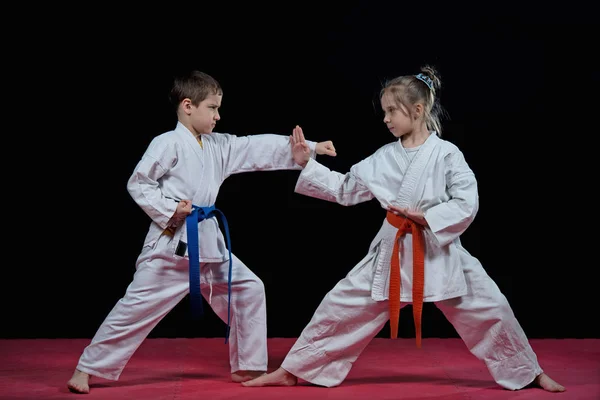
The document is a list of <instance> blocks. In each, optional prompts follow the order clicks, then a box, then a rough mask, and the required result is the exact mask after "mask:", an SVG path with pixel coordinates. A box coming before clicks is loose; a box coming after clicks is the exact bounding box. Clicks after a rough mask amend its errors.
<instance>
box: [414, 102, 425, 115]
mask: <svg viewBox="0 0 600 400" xmlns="http://www.w3.org/2000/svg"><path fill="white" fill-rule="evenodd" d="M424 110H425V109H424V107H423V104H421V103H417V104H415V108H414V110H413V111H414V112H413V115H414V116H415V119H419V118H421V117H422V116H423V111H424Z"/></svg>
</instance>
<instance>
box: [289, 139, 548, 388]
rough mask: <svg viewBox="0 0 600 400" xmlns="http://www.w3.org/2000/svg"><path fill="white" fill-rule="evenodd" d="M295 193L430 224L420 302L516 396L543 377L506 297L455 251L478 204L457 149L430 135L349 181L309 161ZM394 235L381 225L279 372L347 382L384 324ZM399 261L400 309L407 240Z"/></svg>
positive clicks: (369, 161)
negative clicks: (408, 214)
mask: <svg viewBox="0 0 600 400" xmlns="http://www.w3.org/2000/svg"><path fill="white" fill-rule="evenodd" d="M411 155H412V156H411ZM411 157H412V159H411ZM296 192H298V193H301V194H305V195H307V196H311V197H316V198H320V199H324V200H328V201H332V202H338V203H340V204H342V205H353V204H357V203H360V202H364V201H368V200H371V199H373V198H376V199H377V200H378V201H379V202H380V203H381V205H382V207H383V208H385V209H387V208H388V206H390V205H394V206H398V207H402V208H404V207H406V208H408V209H411V210H420V211H424V212H425V219H426V220H427V222H428V224H429V228H425V229H424V236H425V291H424V301H426V302H435V304H436V306H437V307H438V308H439V309H440V310H441V311H442V312H443V313H444V315H445V316H446V318H447V319H448V320H449V321H450V322H451V323H452V325H453V326H454V328H455V329H456V331H457V332H458V334H459V335H460V336H461V338H462V339H463V340H464V342H465V344H466V345H467V347H468V348H469V350H470V351H471V352H472V353H473V354H474V355H475V356H477V357H478V358H479V359H481V360H483V361H484V362H485V364H486V365H487V367H488V369H489V371H490V373H491V374H492V376H493V378H494V379H495V381H496V382H497V383H498V384H499V385H501V386H503V387H505V388H507V389H520V388H522V387H524V386H526V385H528V384H529V383H531V382H532V381H533V380H534V379H535V377H536V376H537V375H539V374H540V373H542V369H541V368H540V366H539V364H538V361H537V357H536V355H535V353H534V352H533V350H532V349H531V347H530V345H529V342H528V340H527V337H526V336H525V333H524V332H523V330H522V329H521V326H520V325H519V323H518V321H517V320H516V319H515V316H514V314H513V312H512V310H511V307H510V306H509V304H508V302H507V300H506V298H505V297H504V295H503V294H502V293H501V292H500V290H499V289H498V286H497V285H496V284H495V283H494V281H493V280H492V279H491V278H490V277H489V276H488V275H487V273H486V272H485V270H484V269H483V267H482V266H481V264H480V262H479V261H478V260H477V259H476V258H475V257H473V256H472V255H470V254H469V253H468V252H467V250H465V249H464V248H463V247H462V245H461V242H460V239H459V237H460V235H461V234H462V233H463V232H464V231H465V230H466V229H467V228H468V226H469V225H470V224H471V222H472V221H473V219H474V217H475V214H476V213H477V209H478V201H479V200H478V193H477V181H476V179H475V175H474V174H473V172H472V171H471V169H470V168H469V166H468V165H467V163H466V161H465V159H464V157H463V154H462V152H461V151H460V150H459V149H458V148H457V147H456V146H455V145H453V144H452V143H450V142H447V141H445V140H442V139H440V138H439V137H438V136H437V135H436V134H435V133H432V134H431V135H430V136H429V138H428V139H427V140H426V141H425V143H424V144H423V145H421V146H420V148H418V149H416V150H414V149H413V150H411V149H405V148H404V147H403V146H402V144H401V142H400V141H399V140H398V141H396V142H394V143H390V144H388V145H385V146H383V147H381V148H380V149H379V150H377V151H376V152H375V153H374V154H373V155H371V156H369V157H368V158H366V159H364V160H362V161H361V162H359V163H358V164H356V165H354V166H353V167H352V168H351V169H350V172H349V173H347V174H340V173H338V172H335V171H330V170H329V169H328V168H326V167H325V166H323V165H321V164H319V163H318V162H317V161H315V160H312V159H311V160H309V162H308V164H307V165H306V167H305V168H304V170H303V171H302V173H301V174H300V177H299V179H298V182H297V185H296ZM396 231H397V229H396V228H395V227H393V226H392V225H390V223H389V222H388V221H387V220H386V219H384V222H383V225H382V227H381V229H380V231H379V233H378V234H377V235H376V237H375V239H374V240H373V241H372V243H371V245H370V248H369V252H368V254H367V255H366V256H365V258H364V259H363V260H362V261H360V262H359V263H358V264H357V265H356V266H355V267H354V268H353V269H352V271H350V272H349V273H348V275H347V276H346V277H345V278H344V279H342V280H341V281H340V282H339V283H338V284H337V285H336V286H335V287H334V288H333V289H332V290H331V291H330V292H329V293H328V294H327V295H326V296H325V298H324V299H323V301H322V302H321V304H320V305H319V307H318V308H317V310H316V312H315V314H314V316H313V318H312V320H311V321H310V323H309V324H308V326H307V327H306V328H305V329H304V331H303V332H302V334H301V336H300V337H299V338H298V340H297V342H296V343H295V345H294V346H293V347H292V349H291V350H290V352H289V354H288V355H287V357H286V359H285V360H284V362H283V364H282V367H283V368H284V369H286V370H287V371H289V372H291V373H292V374H294V375H296V376H298V377H299V378H302V379H304V380H307V381H309V382H312V383H314V384H318V385H323V386H336V385H339V384H340V383H341V382H342V381H343V380H344V379H345V377H346V376H347V374H348V372H349V371H350V368H351V367H352V363H353V362H354V361H355V360H356V359H357V357H358V356H359V355H360V353H361V352H362V351H363V350H364V348H365V347H366V346H367V344H368V343H369V342H370V341H371V340H372V338H373V337H374V336H375V335H376V334H377V333H378V332H379V331H380V330H381V328H382V327H383V326H384V325H385V323H386V322H387V321H388V319H389V304H388V301H387V299H388V293H389V275H390V264H391V256H392V249H393V246H394V239H395V235H396ZM400 260H401V269H400V270H401V288H402V289H401V296H400V300H401V302H402V305H406V303H408V302H411V301H412V262H413V256H412V235H411V234H406V235H404V236H402V237H401V239H400ZM398 362H399V363H402V357H401V356H400V355H399V356H398Z"/></svg>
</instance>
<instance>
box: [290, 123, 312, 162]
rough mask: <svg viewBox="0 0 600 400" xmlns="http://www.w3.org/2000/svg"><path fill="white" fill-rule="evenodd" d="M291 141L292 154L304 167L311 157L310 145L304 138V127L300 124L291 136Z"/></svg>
mask: <svg viewBox="0 0 600 400" xmlns="http://www.w3.org/2000/svg"><path fill="white" fill-rule="evenodd" d="M290 142H291V144H292V156H293V157H294V161H295V162H296V164H298V165H300V166H301V167H303V168H304V167H305V166H306V163H307V162H308V160H309V158H310V147H308V144H307V143H306V140H305V139H304V133H302V128H300V127H299V126H298V125H296V127H295V128H294V131H293V134H292V136H290Z"/></svg>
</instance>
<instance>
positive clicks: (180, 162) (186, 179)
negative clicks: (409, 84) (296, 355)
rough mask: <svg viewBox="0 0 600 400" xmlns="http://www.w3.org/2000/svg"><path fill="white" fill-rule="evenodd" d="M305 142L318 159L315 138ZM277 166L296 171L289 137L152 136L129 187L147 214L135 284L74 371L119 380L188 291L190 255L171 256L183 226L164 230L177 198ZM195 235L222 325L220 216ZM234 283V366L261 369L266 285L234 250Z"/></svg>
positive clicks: (178, 131) (203, 201) (196, 198)
mask: <svg viewBox="0 0 600 400" xmlns="http://www.w3.org/2000/svg"><path fill="white" fill-rule="evenodd" d="M308 145H309V147H310V148H311V155H312V156H315V153H314V149H315V142H308ZM282 169H300V167H299V166H298V165H297V164H295V162H294V160H293V157H292V152H291V145H290V140H289V136H284V135H272V134H262V135H251V136H235V135H230V134H223V133H211V134H207V135H202V146H200V144H199V143H198V141H197V140H196V138H195V137H194V135H193V134H192V133H191V132H190V131H189V130H188V129H187V128H185V127H184V126H183V124H181V123H178V124H177V126H176V128H175V129H174V130H173V131H170V132H166V133H164V134H162V135H159V136H157V137H155V138H154V139H153V140H152V142H151V143H150V145H149V146H148V149H147V150H146V152H145V154H144V155H143V157H142V159H141V160H140V162H139V163H138V164H137V166H136V167H135V170H134V171H133V174H132V175H131V178H130V179H129V181H128V184H127V190H128V191H129V193H130V194H131V196H132V198H133V200H134V201H135V202H136V203H137V204H138V205H139V206H140V207H141V208H142V209H143V210H144V211H145V212H146V213H147V214H148V216H149V217H150V218H151V219H152V222H151V224H150V229H149V231H148V234H147V236H146V239H145V241H144V245H143V248H142V251H141V253H140V255H139V257H138V259H137V261H136V272H135V275H134V277H133V281H132V282H131V284H130V285H129V287H128V288H127V291H126V293H125V296H124V297H123V298H122V299H120V300H119V301H118V302H117V304H116V305H115V306H114V308H113V309H112V311H111V312H110V313H109V314H108V316H107V317H106V319H105V320H104V322H103V323H102V325H101V326H100V328H99V329H98V332H97V333H96V335H95V336H94V338H93V339H92V342H91V344H90V345H89V346H87V347H86V348H85V350H84V351H83V354H82V355H81V357H80V360H79V364H78V365H77V368H78V369H79V370H80V371H83V372H86V373H88V374H90V375H94V376H99V377H102V378H106V379H111V380H117V379H118V378H119V376H120V375H121V372H122V371H123V368H124V367H125V365H126V364H127V362H128V361H129V359H130V358H131V356H132V355H133V353H134V352H135V350H136V349H137V348H138V347H139V345H140V344H141V343H142V341H143V340H144V339H145V338H146V337H147V336H148V334H149V333H150V331H151V330H152V329H153V328H154V327H155V326H156V325H157V324H158V322H159V321H160V320H161V319H162V318H163V317H164V316H165V315H167V313H168V312H169V311H170V310H171V309H173V307H175V306H176V305H177V303H179V302H180V301H181V300H182V299H183V298H184V297H185V296H186V294H187V293H189V260H188V257H187V252H186V254H185V255H184V256H179V255H176V254H175V250H176V247H177V244H178V243H179V240H182V241H184V242H187V233H186V226H185V224H183V225H181V226H179V227H178V228H177V230H176V231H175V233H174V235H173V236H171V235H168V234H164V231H165V229H166V228H167V226H168V224H169V220H170V218H171V216H172V215H173V214H174V212H175V209H176V208H177V201H176V200H184V199H189V200H192V203H193V204H195V205H198V206H211V205H214V204H215V201H216V200H217V195H218V193H219V188H220V187H221V184H222V183H223V181H224V180H225V179H226V178H227V177H228V176H230V175H232V174H236V173H241V172H250V171H270V170H282ZM175 199H176V200H175ZM198 236H199V240H200V268H201V278H200V280H201V282H200V286H201V292H202V295H203V296H204V298H206V299H207V300H208V302H209V303H210V305H211V307H212V309H213V310H214V311H215V313H216V314H217V315H218V316H219V317H220V318H221V319H222V320H223V321H224V322H227V309H228V301H227V295H228V284H227V280H228V274H229V253H228V250H227V247H226V245H225V239H224V237H223V233H222V232H221V230H220V229H219V225H218V222H217V218H209V219H206V220H203V221H201V222H200V223H199V225H198ZM231 287H232V294H231V302H232V304H231V313H232V314H231V330H230V335H229V359H230V364H231V371H232V372H235V371H237V370H256V371H266V370H267V343H266V340H267V335H266V303H265V290H264V286H263V283H262V281H261V280H260V279H259V278H258V277H257V276H256V275H255V274H254V273H253V272H252V271H250V269H248V268H247V267H246V266H245V265H244V264H243V263H242V262H241V261H240V260H239V259H238V258H237V257H235V255H234V256H233V271H232V283H231Z"/></svg>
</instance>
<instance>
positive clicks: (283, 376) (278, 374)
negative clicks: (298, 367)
mask: <svg viewBox="0 0 600 400" xmlns="http://www.w3.org/2000/svg"><path fill="white" fill-rule="evenodd" d="M296 383H298V378H296V376H295V375H292V374H290V373H289V372H287V371H286V370H285V369H283V368H281V367H280V368H279V369H278V370H277V371H273V372H271V373H270V374H266V375H263V376H259V377H258V378H254V379H252V380H250V381H248V382H243V383H242V386H294V385H295V384H296Z"/></svg>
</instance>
